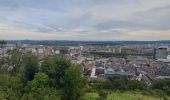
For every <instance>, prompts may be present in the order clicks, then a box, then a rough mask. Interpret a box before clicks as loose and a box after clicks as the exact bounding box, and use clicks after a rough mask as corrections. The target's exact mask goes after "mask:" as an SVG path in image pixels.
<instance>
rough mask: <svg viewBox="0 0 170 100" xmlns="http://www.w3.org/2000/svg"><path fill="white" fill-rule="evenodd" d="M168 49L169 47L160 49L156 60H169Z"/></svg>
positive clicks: (157, 51)
mask: <svg viewBox="0 0 170 100" xmlns="http://www.w3.org/2000/svg"><path fill="white" fill-rule="evenodd" d="M167 55H168V48H167V47H159V48H158V49H157V50H156V58H157V59H167Z"/></svg>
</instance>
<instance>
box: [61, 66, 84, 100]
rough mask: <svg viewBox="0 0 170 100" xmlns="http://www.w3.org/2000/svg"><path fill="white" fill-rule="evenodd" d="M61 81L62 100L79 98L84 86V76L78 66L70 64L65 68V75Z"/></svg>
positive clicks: (77, 99)
mask: <svg viewBox="0 0 170 100" xmlns="http://www.w3.org/2000/svg"><path fill="white" fill-rule="evenodd" d="M61 82H62V83H63V86H64V87H63V95H62V99H63V100H79V98H80V97H81V95H82V93H83V88H84V86H85V81H84V78H83V77H82V72H81V70H80V66H78V65H72V66H70V67H69V68H68V69H66V70H65V75H64V77H63V78H62V80H61Z"/></svg>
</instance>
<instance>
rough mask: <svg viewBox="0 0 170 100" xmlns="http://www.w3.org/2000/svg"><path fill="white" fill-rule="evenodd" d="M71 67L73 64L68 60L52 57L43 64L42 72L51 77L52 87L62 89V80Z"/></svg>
mask: <svg viewBox="0 0 170 100" xmlns="http://www.w3.org/2000/svg"><path fill="white" fill-rule="evenodd" d="M70 66H71V63H70V62H69V61H68V60H66V59H64V58H61V57H57V56H52V57H48V58H47V59H45V61H44V62H43V63H42V66H41V71H42V72H44V73H46V74H47V75H48V76H49V78H50V86H51V87H55V88H60V87H62V84H61V82H60V80H61V78H62V77H63V76H64V72H65V70H66V69H67V68H69V67H70Z"/></svg>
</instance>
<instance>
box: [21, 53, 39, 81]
mask: <svg viewBox="0 0 170 100" xmlns="http://www.w3.org/2000/svg"><path fill="white" fill-rule="evenodd" d="M23 65H25V66H24V67H25V68H24V79H25V81H26V82H27V81H31V80H33V78H34V75H35V73H37V72H38V70H39V64H38V59H37V57H36V56H34V55H32V54H26V55H24V57H23Z"/></svg>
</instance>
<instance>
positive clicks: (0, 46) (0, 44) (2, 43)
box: [0, 40, 7, 64]
mask: <svg viewBox="0 0 170 100" xmlns="http://www.w3.org/2000/svg"><path fill="white" fill-rule="evenodd" d="M6 44H7V42H6V41H4V40H1V41H0V48H2V49H3V52H2V56H3V58H2V62H3V64H4V62H5V59H4V55H5V52H4V46H5V45H6Z"/></svg>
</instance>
